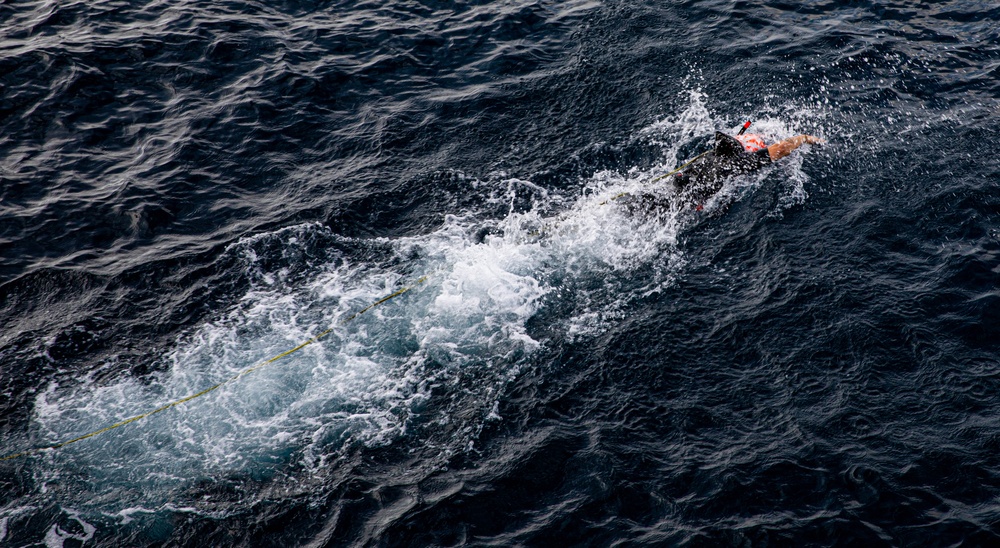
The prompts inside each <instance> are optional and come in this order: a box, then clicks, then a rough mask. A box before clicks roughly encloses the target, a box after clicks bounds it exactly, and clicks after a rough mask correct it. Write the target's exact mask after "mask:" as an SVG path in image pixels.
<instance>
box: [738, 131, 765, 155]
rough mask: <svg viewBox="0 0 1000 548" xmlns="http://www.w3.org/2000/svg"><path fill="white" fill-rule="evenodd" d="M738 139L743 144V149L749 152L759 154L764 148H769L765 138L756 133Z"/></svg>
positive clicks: (739, 136)
mask: <svg viewBox="0 0 1000 548" xmlns="http://www.w3.org/2000/svg"><path fill="white" fill-rule="evenodd" d="M736 139H737V140H738V141H739V142H740V143H742V144H743V149H744V150H746V151H747V152H757V151H758V150H760V149H762V148H767V143H765V142H764V138H763V137H761V136H760V135H758V134H756V133H747V134H746V135H737V136H736Z"/></svg>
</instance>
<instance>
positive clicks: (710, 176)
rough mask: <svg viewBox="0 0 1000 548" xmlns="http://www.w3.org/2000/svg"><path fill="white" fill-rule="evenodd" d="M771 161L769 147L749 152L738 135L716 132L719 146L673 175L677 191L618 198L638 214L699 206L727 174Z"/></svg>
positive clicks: (719, 186) (746, 170) (757, 166)
mask: <svg viewBox="0 0 1000 548" xmlns="http://www.w3.org/2000/svg"><path fill="white" fill-rule="evenodd" d="M770 163H771V155H770V153H769V152H768V151H767V148H763V149H761V150H758V151H756V152H747V151H746V149H744V148H743V143H741V142H739V141H738V140H736V138H735V137H732V136H730V135H726V134H725V133H721V132H715V148H713V149H712V150H710V151H708V152H706V153H704V154H702V155H701V156H699V157H698V158H697V159H696V160H695V161H694V162H692V163H691V165H689V166H687V167H685V168H684V170H683V171H681V172H679V173H677V174H676V175H672V176H671V177H670V179H671V184H673V186H674V190H675V192H674V193H671V195H664V194H663V193H662V192H659V191H655V190H654V191H652V192H640V193H638V194H629V195H626V196H624V197H622V198H621V199H620V200H619V201H618V202H619V203H621V204H622V205H623V206H624V207H626V208H627V209H628V210H629V211H630V212H632V213H636V214H653V215H659V214H663V213H666V212H669V211H671V210H673V209H675V207H676V206H677V205H680V206H683V207H699V206H701V205H702V204H704V203H705V201H706V200H708V199H709V198H711V197H712V196H714V195H715V194H716V193H717V192H719V190H721V189H722V185H723V184H725V182H726V179H727V178H729V177H733V176H736V175H743V174H746V173H750V172H752V171H756V170H758V169H760V168H762V167H764V166H766V165H768V164H770Z"/></svg>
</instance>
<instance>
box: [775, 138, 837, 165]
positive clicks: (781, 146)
mask: <svg viewBox="0 0 1000 548" xmlns="http://www.w3.org/2000/svg"><path fill="white" fill-rule="evenodd" d="M824 142H826V141H824V140H823V139H820V138H819V137H813V136H812V135H796V136H795V137H789V138H788V139H785V140H784V141H778V142H777V143H774V144H773V145H769V146H768V147H767V153H768V155H770V156H771V161H772V162H773V161H776V160H780V159H782V158H784V157H785V156H788V155H789V154H791V153H792V151H793V150H795V149H797V148H799V147H800V146H802V145H805V144H810V145H817V144H820V143H824Z"/></svg>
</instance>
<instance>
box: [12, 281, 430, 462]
mask: <svg viewBox="0 0 1000 548" xmlns="http://www.w3.org/2000/svg"><path fill="white" fill-rule="evenodd" d="M426 281H427V276H423V277H421V278H420V279H418V280H417V281H416V282H414V283H413V285H411V286H408V287H404V288H402V289H400V290H399V291H396V292H395V293H393V294H391V295H386V296H385V297H382V298H381V299H379V300H377V301H375V302H374V303H372V304H370V305H368V306H366V307H364V308H362V309H361V310H359V311H357V312H355V313H354V314H351V315H350V316H348V317H347V318H345V319H343V320H341V321H340V322H339V323H338V324H337V326H342V325H345V324H347V322H349V321H351V320H353V319H354V318H357V317H358V316H360V315H362V314H364V313H365V312H368V311H369V310H371V309H373V308H375V307H376V306H378V305H380V304H382V303H384V302H386V301H388V300H390V299H394V298H396V297H398V296H400V295H402V294H403V293H406V292H407V291H410V290H411V289H413V288H414V287H416V286H417V285H419V284H422V283H424V282H426ZM330 333H333V328H330V329H327V330H326V331H324V332H322V333H320V334H319V335H316V336H315V337H313V338H311V339H309V340H308V341H306V342H304V343H302V344H300V345H298V346H296V347H295V348H292V349H291V350H286V351H284V352H282V353H281V354H278V355H277V356H274V357H273V358H269V359H267V360H265V361H263V362H261V363H259V364H257V365H255V366H253V367H249V368H247V369H244V370H243V371H240V372H239V373H238V374H236V375H234V376H232V377H230V378H228V379H226V380H224V381H222V382H220V383H218V384H216V385H214V386H210V387H208V388H206V389H204V390H202V391H201V392H198V393H197V394H191V395H190V396H185V397H183V398H181V399H179V400H176V401H172V402H170V403H167V404H164V405H161V406H160V407H157V408H156V409H153V410H152V411H147V412H145V413H142V414H141V415H136V416H134V417H129V418H127V419H125V420H123V421H120V422H116V423H114V424H112V425H111V426H105V427H104V428H101V429H100V430H94V431H93V432H90V433H88V434H84V435H82V436H77V437H75V438H73V439H71V440H66V441H63V442H59V443H56V444H53V445H46V446H44V447H36V448H34V449H29V450H27V451H23V452H21V453H14V454H13V455H7V456H5V457H0V461H5V460H12V459H16V458H20V457H26V456H28V455H34V454H35V453H40V452H42V451H47V450H51V449H59V448H60V447H65V446H67V445H69V444H71V443H76V442H78V441H83V440H85V439H87V438H92V437H94V436H97V435H100V434H103V433H105V432H108V431H111V430H114V429H116V428H121V427H122V426H125V425H127V424H131V423H133V422H136V421H139V420H142V419H145V418H146V417H149V416H151V415H155V414H157V413H159V412H161V411H166V410H167V409H170V408H172V407H177V406H178V405H180V404H182V403H186V402H189V401H191V400H193V399H195V398H200V397H202V396H204V395H205V394H208V393H209V392H212V391H214V390H218V389H219V388H220V387H222V386H223V385H225V384H229V383H231V382H233V381H235V380H237V379H239V378H240V377H242V376H244V375H247V374H249V373H252V372H254V371H256V370H258V369H260V368H262V367H264V366H266V365H269V364H272V363H274V362H276V361H278V360H280V359H281V358H284V357H285V356H288V355H290V354H294V353H295V352H298V351H299V350H302V349H303V348H305V347H307V346H309V345H310V344H312V343H314V342H316V341H318V340H320V339H322V338H323V337H325V336H327V335H329V334H330Z"/></svg>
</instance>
